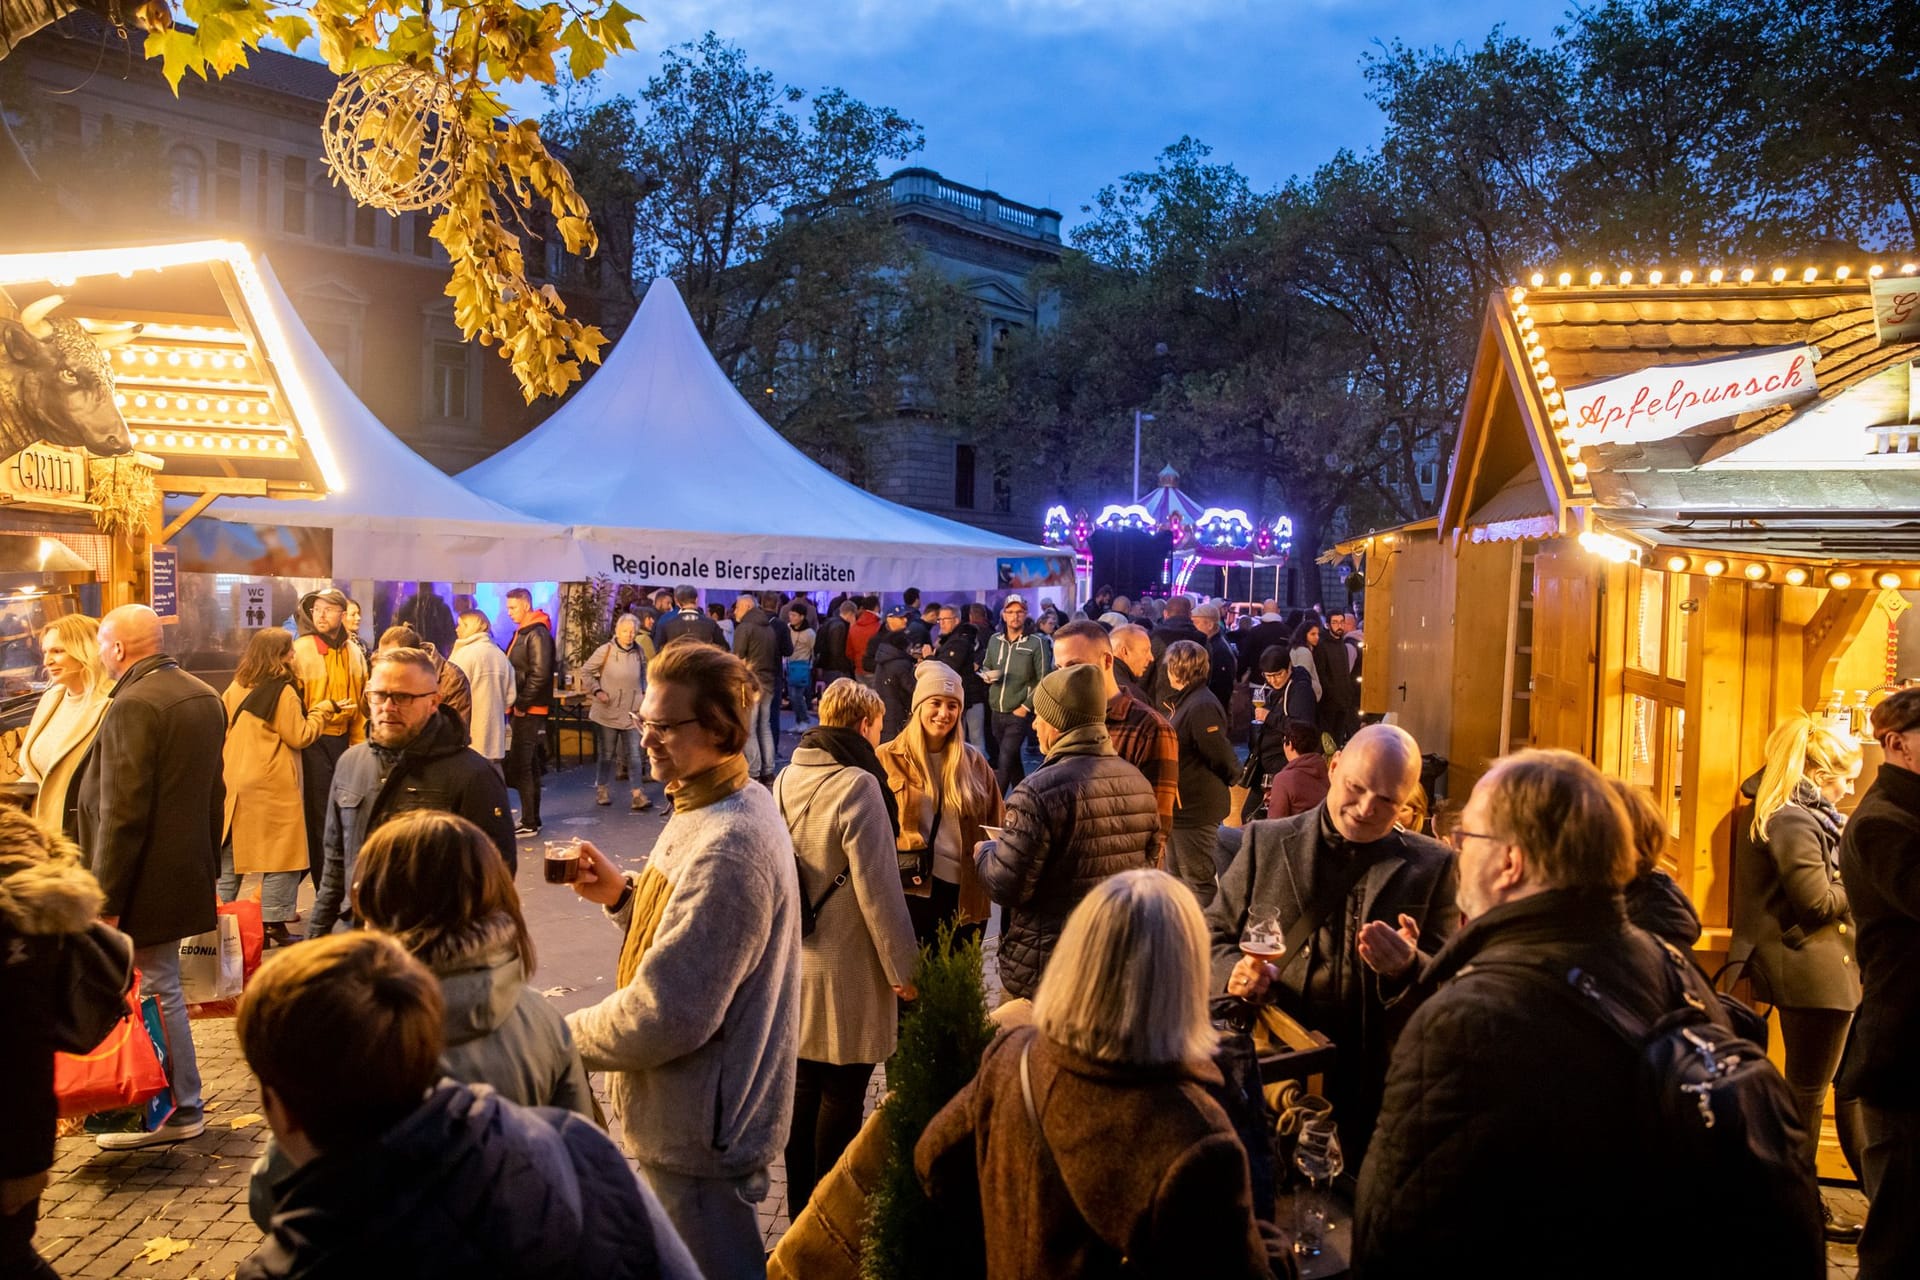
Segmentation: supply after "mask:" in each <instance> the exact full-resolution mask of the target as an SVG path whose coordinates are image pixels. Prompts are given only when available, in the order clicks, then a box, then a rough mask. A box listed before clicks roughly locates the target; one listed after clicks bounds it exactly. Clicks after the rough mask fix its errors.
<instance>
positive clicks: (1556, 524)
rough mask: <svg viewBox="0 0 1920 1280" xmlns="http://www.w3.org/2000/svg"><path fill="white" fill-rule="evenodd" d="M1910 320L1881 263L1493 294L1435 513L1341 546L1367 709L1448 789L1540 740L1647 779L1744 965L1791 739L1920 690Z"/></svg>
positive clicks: (1691, 873)
mask: <svg viewBox="0 0 1920 1280" xmlns="http://www.w3.org/2000/svg"><path fill="white" fill-rule="evenodd" d="M1906 270H1907V271H1908V272H1911V271H1912V270H1913V269H1912V268H1911V267H1909V268H1907V269H1906ZM1897 271H1898V269H1897V268H1896V273H1897ZM1856 273H1857V274H1856ZM1917 303H1920V283H1916V282H1915V281H1913V280H1911V279H1908V278H1906V277H1904V276H1902V275H1900V274H1894V275H1892V276H1888V275H1886V274H1885V273H1884V272H1883V271H1882V270H1881V269H1878V268H1873V269H1869V268H1867V267H1864V266H1862V267H1856V268H1854V269H1853V270H1852V271H1849V270H1847V269H1845V268H1840V269H1834V268H1828V269H1826V270H1824V271H1812V270H1808V271H1800V270H1796V271H1795V272H1794V273H1793V274H1791V275H1789V274H1788V273H1787V272H1785V271H1778V270H1776V271H1773V272H1770V273H1762V274H1761V275H1760V276H1759V277H1758V278H1757V279H1756V277H1755V274H1754V273H1753V272H1742V273H1738V274H1737V275H1736V274H1734V273H1727V274H1724V275H1723V274H1722V273H1721V272H1718V271H1715V272H1712V273H1707V272H1701V273H1698V274H1696V273H1694V272H1691V271H1689V272H1685V273H1682V274H1680V275H1679V277H1678V278H1676V279H1671V280H1663V279H1662V277H1661V276H1660V275H1659V274H1658V273H1649V274H1648V275H1646V276H1643V277H1641V279H1640V280H1638V281H1636V280H1634V278H1633V277H1632V275H1631V274H1629V273H1623V274H1622V275H1621V276H1620V277H1619V282H1618V283H1613V282H1607V283H1602V282H1601V281H1600V279H1599V278H1598V277H1597V276H1596V277H1591V278H1588V280H1587V283H1585V284H1582V285H1577V286H1576V285H1575V284H1574V283H1573V281H1572V279H1571V278H1570V277H1569V276H1567V275H1561V276H1559V277H1558V280H1557V283H1548V282H1547V281H1546V280H1544V279H1543V278H1542V277H1540V276H1536V277H1534V279H1533V282H1532V285H1531V287H1523V288H1515V289H1513V290H1512V291H1511V292H1509V293H1506V294H1502V295H1499V296H1496V297H1495V298H1493V299H1492V300H1491V301H1490V303H1489V305H1488V307H1487V312H1486V317H1485V322H1484V324H1483V326H1482V330H1481V337H1480V342H1479V347H1478V354H1477V357H1476V360H1475V364H1474V368H1473V372H1472V378H1471V383H1470V387H1469V391H1468V395H1467V403H1466V409H1465V412H1464V415H1463V417H1462V420H1461V424H1460V431H1459V438H1458V444H1457V446H1456V449H1455V453H1454V457H1453V462H1452V467H1451V471H1450V474H1449V477H1448V480H1447V485H1446V493H1445V499H1444V501H1443V503H1442V506H1441V509H1440V512H1439V515H1438V517H1437V518H1436V519H1432V520H1426V521H1422V522H1419V523H1416V524H1412V525H1408V526H1404V527H1402V528H1399V529H1394V530H1388V531H1383V532H1379V533H1376V534H1374V535H1372V536H1369V537H1366V538H1361V539H1357V540H1355V541H1353V542H1351V543H1347V544H1344V545H1343V546H1341V547H1340V548H1338V549H1337V550H1338V551H1339V552H1340V553H1343V554H1347V555H1351V556H1353V557H1355V560H1356V562H1357V564H1358V566H1359V567H1360V568H1361V569H1362V570H1363V571H1364V574H1365V583H1366V588H1365V599H1366V624H1367V625H1366V632H1367V640H1368V645H1367V647H1368V651H1369V652H1368V661H1367V664H1366V667H1365V683H1364V685H1363V704H1362V706H1363V710H1365V711H1368V712H1373V713H1388V714H1391V716H1392V717H1393V718H1394V719H1395V720H1396V721H1397V722H1398V723H1400V724H1402V725H1404V726H1405V727H1406V728H1407V729H1409V730H1410V731H1411V732H1412V733H1413V734H1414V736H1415V737H1416V738H1417V739H1418V740H1419V741H1420V743H1421V745H1422V748H1423V749H1424V750H1426V751H1429V752H1437V753H1439V754H1442V755H1445V756H1446V757H1447V758H1448V759H1449V761H1450V766H1451V767H1450V769H1449V771H1448V779H1447V781H1448V790H1449V794H1450V795H1451V796H1453V797H1455V798H1464V796H1465V794H1466V792H1467V790H1468V788H1470V786H1471V785H1472V783H1473V782H1474V781H1475V780H1476V779H1477V778H1478V777H1479V776H1480V775H1481V773H1482V772H1484V770H1485V768H1486V766H1487V764H1488V762H1489V761H1491V760H1492V759H1493V758H1495V757H1496V756H1499V755H1500V754H1502V753H1503V752H1507V751H1510V750H1516V749H1518V748H1521V747H1525V746H1539V747H1562V748H1566V749H1569V750H1573V751H1576V752H1579V753H1580V754H1582V755H1584V756H1587V757H1588V758H1590V759H1592V760H1594V761H1595V762H1596V763H1597V764H1599V765H1600V767H1601V768H1602V769H1603V770H1604V771H1606V772H1607V773H1609V774H1612V775H1615V776H1619V777H1624V778H1627V779H1629V780H1631V781H1632V782H1633V783H1635V784H1637V785H1639V786H1641V787H1644V788H1646V789H1647V791H1648V793H1649V794H1650V795H1651V796H1652V797H1653V798H1654V800H1655V801H1656V802H1657V803H1658V804H1659V805H1660V807H1661V809H1662V811H1663V812H1665V813H1666V814H1667V816H1668V820H1669V822H1670V824H1671V832H1672V838H1673V846H1672V848H1673V853H1674V856H1675V858H1676V860H1677V862H1678V872H1677V878H1678V879H1679V881H1680V883H1681V884H1682V885H1683V886H1684V887H1685V889H1686V890H1687V892H1688V893H1689V895H1690V896H1691V897H1692V899H1693V901H1694V902H1695V904H1696V905H1697V906H1698V908H1699V909H1700V913H1701V916H1702V918H1703V920H1704V921H1705V922H1706V924H1707V926H1708V931H1707V934H1706V936H1705V938H1703V939H1702V942H1701V944H1700V946H1701V949H1702V950H1703V951H1708V952H1712V951H1724V949H1725V947H1726V944H1727V937H1728V930H1727V928H1726V925H1727V921H1728V914H1727V913H1728V888H1729V870H1730V865H1731V860H1732V852H1733V846H1734V829H1735V823H1736V812H1737V810H1738V808H1739V799H1738V792H1739V787H1740V784H1741V782H1742V781H1743V780H1744V779H1745V778H1746V777H1747V776H1748V775H1749V774H1751V773H1752V772H1754V771H1755V770H1757V769H1758V768H1759V767H1760V766H1761V763H1762V748H1763V744H1764V743H1765V740H1766V737H1767V735H1768V733H1769V732H1770V730H1771V729H1772V728H1773V727H1774V725H1775V724H1777V723H1778V722H1779V720H1780V719H1781V718H1782V717H1784V716H1786V715H1788V714H1789V713H1791V712H1793V711H1795V710H1798V709H1801V708H1805V709H1808V710H1810V711H1817V710H1818V709H1820V708H1821V707H1822V706H1823V705H1824V704H1827V703H1830V702H1831V701H1832V700H1833V698H1834V696H1835V691H1836V690H1840V691H1843V697H1844V701H1845V702H1847V703H1848V704H1853V703H1857V702H1858V701H1860V699H1861V697H1862V695H1866V697H1867V699H1868V701H1869V702H1871V701H1877V699H1878V697H1879V696H1882V695H1883V693H1884V689H1885V687H1886V686H1887V685H1889V684H1890V683H1891V682H1893V681H1895V680H1897V679H1900V678H1903V677H1909V676H1920V660H1917V661H1916V663H1915V665H1914V666H1912V667H1904V666H1902V665H1901V664H1900V662H1899V658H1898V654H1899V632H1898V630H1897V629H1896V628H1897V618H1898V614H1899V613H1900V611H1902V610H1903V609H1904V608H1905V607H1906V605H1907V604H1908V603H1909V602H1910V601H1912V602H1920V452H1917V451H1916V446H1920V421H1917V419H1920V379H1916V377H1915V371H1914V365H1913V362H1914V358H1915V356H1916V354H1920V341H1916V339H1920V326H1915V325H1913V324H1911V323H1909V322H1906V320H1905V315H1906V312H1907V310H1908V309H1912V308H1915V305H1916V304H1917ZM1910 630H1920V623H1917V624H1916V625H1915V627H1914V628H1910ZM1916 658H1917V659H1920V650H1917V651H1916ZM1868 745H1869V750H1868V766H1867V772H1868V774H1869V775H1870V773H1871V771H1872V769H1873V768H1874V767H1875V765H1876V764H1877V760H1878V748H1877V747H1876V746H1873V745H1872V744H1868ZM1864 785H1865V780H1864V778H1863V782H1862V786H1863V787H1864Z"/></svg>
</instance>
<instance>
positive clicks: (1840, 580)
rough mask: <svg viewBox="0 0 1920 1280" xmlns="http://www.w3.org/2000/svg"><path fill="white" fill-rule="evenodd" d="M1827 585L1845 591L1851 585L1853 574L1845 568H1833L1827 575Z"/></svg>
mask: <svg viewBox="0 0 1920 1280" xmlns="http://www.w3.org/2000/svg"><path fill="white" fill-rule="evenodd" d="M1827 585H1828V586H1830V587H1832V588H1833V589H1834V590H1835V591H1845V590H1846V589H1847V588H1848V587H1850V586H1852V585H1853V575H1852V574H1850V573H1848V572H1847V571H1846V570H1845V569H1835V570H1834V571H1833V572H1832V573H1830V574H1828V575H1827Z"/></svg>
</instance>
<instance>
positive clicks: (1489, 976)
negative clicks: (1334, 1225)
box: [1354, 890, 1825, 1280]
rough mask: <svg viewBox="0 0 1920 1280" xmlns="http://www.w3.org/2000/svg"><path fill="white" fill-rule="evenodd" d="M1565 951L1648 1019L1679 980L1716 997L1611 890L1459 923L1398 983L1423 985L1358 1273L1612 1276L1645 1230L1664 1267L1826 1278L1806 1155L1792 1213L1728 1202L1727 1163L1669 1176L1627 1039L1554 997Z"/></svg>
mask: <svg viewBox="0 0 1920 1280" xmlns="http://www.w3.org/2000/svg"><path fill="white" fill-rule="evenodd" d="M1514 965H1518V966H1523V967H1525V968H1528V969H1537V970H1538V971H1539V973H1540V975H1541V976H1540V977H1538V978H1536V977H1535V976H1534V975H1532V974H1530V973H1526V972H1514V971H1513V970H1512V968H1511V967H1509V966H1514ZM1496 966H1497V967H1496ZM1575 967H1578V968H1581V969H1583V970H1585V971H1586V972H1587V973H1589V974H1591V975H1592V976H1593V978H1594V979H1595V980H1597V981H1598V983H1599V984H1600V985H1601V987H1602V988H1603V989H1605V990H1606V991H1608V992H1609V993H1610V994H1612V995H1613V996H1615V997H1616V998H1617V999H1619V1000H1621V1001H1623V1002H1626V1003H1628V1004H1629V1005H1630V1006H1631V1007H1633V1008H1634V1009H1635V1011H1636V1012H1638V1013H1639V1014H1640V1015H1641V1016H1642V1017H1646V1018H1648V1019H1649V1020H1651V1019H1652V1018H1653V1017H1655V1016H1657V1015H1658V1014H1659V1013H1661V1012H1664V1011H1665V1010H1667V1009H1670V1008H1673V1007H1677V1005H1678V1004H1679V999H1680V993H1679V990H1678V988H1679V986H1680V984H1682V983H1684V984H1685V987H1686V990H1687V991H1688V993H1689V994H1691V995H1692V997H1693V998H1694V999H1697V1000H1699V1001H1701V1002H1702V1003H1703V1004H1704V1005H1705V1007H1706V1008H1708V1009H1710V1010H1717V1009H1718V1008H1719V1006H1718V1005H1717V1004H1716V1003H1715V1001H1714V998H1713V994H1712V992H1711V991H1710V990H1709V989H1708V988H1707V984H1706V981H1705V979H1704V978H1702V977H1701V976H1700V975H1699V974H1698V973H1697V972H1695V971H1694V969H1693V966H1691V965H1687V964H1675V963H1674V962H1673V961H1672V960H1671V959H1670V958H1669V957H1668V955H1667V953H1666V951H1665V950H1664V949H1663V948H1662V947H1661V946H1660V945H1659V944H1658V943H1657V942H1655V941H1654V940H1653V939H1652V938H1651V937H1649V936H1648V935H1646V934H1645V933H1643V932H1641V931H1640V930H1639V929H1636V928H1634V927H1633V926H1631V925H1629V924H1628V923H1627V919H1626V912H1625V908H1624V906H1623V904H1622V903H1621V900H1620V898H1619V897H1618V896H1617V895H1614V894H1604V893H1603V894H1593V893H1580V892H1576V891H1572V890H1549V891H1547V892H1544V893H1538V894H1535V895H1533V896H1531V897H1527V898H1522V899H1520V900H1519V901H1517V902H1509V903H1505V904H1503V905H1501V906H1497V907H1494V908H1493V909H1492V910H1490V911H1487V912H1486V913H1485V914H1483V915H1481V916H1479V917H1478V918H1477V919H1475V920H1473V921H1472V922H1470V923H1469V924H1467V925H1466V926H1464V927H1463V928H1462V929H1461V931H1460V932H1459V933H1458V934H1456V935H1454V937H1453V939H1452V940H1451V942H1449V943H1448V945H1447V946H1446V948H1445V949H1444V950H1442V951H1441V952H1440V954H1439V955H1438V956H1436V957H1435V958H1434V961H1433V963H1432V965H1431V966H1430V967H1429V968H1428V970H1427V972H1426V974H1425V975H1424V976H1423V979H1422V983H1421V986H1420V987H1419V988H1418V989H1416V991H1414V992H1412V993H1409V995H1408V997H1407V998H1408V999H1414V998H1417V997H1418V995H1419V994H1421V992H1425V991H1430V992H1431V993H1432V994H1430V995H1428V996H1427V998H1426V1000H1425V1002H1424V1003H1423V1004H1421V1005H1420V1007H1419V1009H1418V1010H1417V1011H1416V1012H1415V1013H1414V1015H1413V1017H1412V1019H1411V1020H1410V1021H1409V1022H1408V1023H1407V1026H1406V1029H1405V1030H1404V1031H1402V1032H1401V1034H1400V1038H1399V1041H1398V1042H1397V1043H1396V1045H1395V1046H1394V1051H1393V1061H1392V1065H1391V1067H1390V1068H1389V1070H1388V1072H1387V1087H1386V1096H1385V1100H1384V1102H1383V1104H1382V1106H1381V1110H1380V1120H1379V1124H1378V1127H1377V1128H1376V1129H1375V1130H1374V1135H1373V1144H1372V1146H1371V1147H1370V1149H1369V1150H1368V1152H1367V1156H1366V1163H1365V1166H1364V1167H1363V1168H1362V1169H1361V1171H1360V1183H1359V1194H1358V1199H1357V1203H1356V1209H1355V1215H1354V1275H1355V1276H1357V1277H1364V1278H1365V1280H1380V1278H1381V1277H1391V1276H1420V1277H1427V1276H1431V1275H1433V1274H1434V1273H1435V1268H1434V1260H1435V1259H1437V1258H1471V1259H1473V1264H1472V1271H1473V1274H1475V1275H1477V1276H1489V1277H1507V1276H1513V1277H1520V1276H1539V1275H1546V1274H1552V1275H1555V1276H1583V1277H1584V1276H1594V1277H1599V1276H1608V1277H1612V1276H1624V1275H1632V1274H1636V1273H1639V1272H1642V1271H1645V1270H1646V1269H1647V1264H1646V1261H1645V1258H1646V1254H1645V1250H1646V1245H1647V1241H1648V1240H1650V1239H1655V1238H1657V1239H1659V1240H1660V1241H1661V1260H1660V1263H1659V1266H1658V1270H1659V1272H1660V1274H1662V1275H1693V1274H1703V1273H1706V1272H1708V1271H1711V1272H1713V1273H1716V1274H1720V1275H1728V1276H1734V1275H1740V1276H1749V1275H1750V1276H1760V1275H1765V1276H1783V1277H1785V1276H1819V1275H1824V1274H1825V1259H1824V1257H1823V1253H1822V1249H1823V1246H1822V1243H1821V1239H1820V1228H1819V1218H1818V1209H1817V1204H1818V1201H1817V1195H1816V1193H1815V1191H1814V1188H1813V1182H1812V1176H1811V1175H1812V1171H1811V1170H1807V1178H1806V1185H1805V1187H1804V1201H1805V1203H1804V1205H1803V1206H1802V1208H1803V1210H1804V1212H1803V1213H1801V1214H1800V1215H1798V1218H1799V1220H1797V1221H1796V1220H1795V1216H1796V1215H1790V1214H1756V1213H1755V1212H1754V1206H1752V1205H1744V1206H1743V1205H1741V1204H1737V1203H1734V1204H1729V1203H1725V1200H1726V1199H1727V1197H1716V1195H1715V1188H1716V1187H1717V1186H1718V1185H1719V1184H1720V1183H1721V1182H1723V1181H1726V1180H1727V1179H1725V1178H1713V1177H1702V1176H1700V1174H1699V1173H1698V1171H1695V1172H1694V1173H1693V1175H1692V1177H1693V1180H1692V1181H1690V1182H1689V1185H1687V1186H1686V1187H1685V1188H1684V1189H1674V1188H1668V1187H1667V1186H1666V1185H1665V1183H1664V1182H1663V1179H1662V1167H1663V1163H1664V1162H1663V1159H1662V1150H1661V1148H1660V1145H1659V1144H1658V1142H1657V1141H1655V1140H1653V1139H1651V1138H1650V1137H1649V1134H1650V1133H1651V1126H1650V1125H1649V1124H1648V1123H1647V1122H1648V1121H1649V1120H1650V1119H1651V1118H1652V1117H1651V1114H1650V1113H1651V1103H1650V1101H1649V1099H1648V1096H1647V1094H1646V1092H1645V1090H1646V1085H1645V1082H1644V1077H1643V1076H1642V1075H1641V1070H1642V1068H1641V1066H1640V1061H1639V1057H1638V1054H1637V1053H1636V1051H1635V1049H1634V1048H1633V1047H1632V1046H1631V1045H1629V1044H1628V1043H1627V1042H1626V1041H1625V1040H1624V1039H1622V1038H1621V1037H1620V1036H1619V1035H1618V1034H1617V1033H1616V1032H1615V1031H1614V1030H1613V1029H1612V1028H1611V1027H1609V1026H1607V1025H1606V1024H1605V1023H1603V1022H1602V1021H1601V1020H1600V1019H1599V1018H1598V1017H1596V1016H1594V1015H1592V1014H1590V1013H1588V1012H1587V1011H1586V1010H1584V1009H1582V1008H1581V1007H1580V1006H1579V1004H1578V1003H1577V1002H1576V1000H1575V999H1570V998H1569V997H1568V996H1567V995H1565V994H1563V992H1562V989H1561V988H1562V987H1563V986H1564V983H1565V975H1566V974H1567V973H1568V972H1569V971H1570V970H1572V969H1573V968H1575ZM1623 1187H1631V1188H1634V1189H1635V1191H1634V1194H1631V1195H1624V1196H1623V1194H1622V1192H1621V1189H1622V1188H1623ZM1656 1188H1658V1189H1659V1194H1656V1193H1655V1189H1656ZM1669 1195H1672V1196H1682V1197H1684V1198H1685V1202H1686V1204H1687V1215H1688V1216H1687V1229H1686V1230H1685V1231H1679V1232H1675V1231H1672V1230H1668V1229H1666V1227H1667V1225H1668V1223H1669V1220H1670V1217H1671V1214H1672V1212H1673V1207H1672V1206H1673V1201H1672V1200H1671V1199H1669V1198H1667V1197H1668V1196H1669ZM1762 1219H1764V1220H1762ZM1708 1264H1711V1265H1710V1266H1709V1265H1708Z"/></svg>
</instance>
